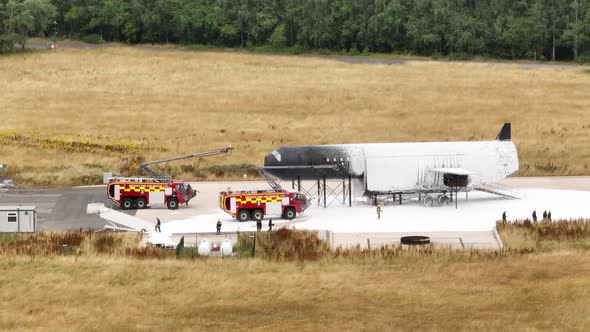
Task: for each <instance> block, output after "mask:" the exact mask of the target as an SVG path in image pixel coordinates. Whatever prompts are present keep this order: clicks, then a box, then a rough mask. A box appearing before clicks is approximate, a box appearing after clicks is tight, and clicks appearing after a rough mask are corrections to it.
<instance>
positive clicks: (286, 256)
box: [256, 228, 330, 261]
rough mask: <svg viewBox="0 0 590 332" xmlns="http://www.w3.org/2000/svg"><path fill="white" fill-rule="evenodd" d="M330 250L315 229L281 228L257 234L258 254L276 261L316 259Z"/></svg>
mask: <svg viewBox="0 0 590 332" xmlns="http://www.w3.org/2000/svg"><path fill="white" fill-rule="evenodd" d="M329 252H330V247H329V245H328V243H326V242H325V241H322V240H320V239H319V238H318V236H317V234H316V233H315V232H313V231H297V230H291V229H287V228H280V229H279V230H277V231H276V232H266V233H257V234H256V256H259V257H262V258H266V259H270V260H275V261H316V260H319V259H320V258H322V257H324V256H325V255H326V254H328V253H329Z"/></svg>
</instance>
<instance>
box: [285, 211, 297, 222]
mask: <svg viewBox="0 0 590 332" xmlns="http://www.w3.org/2000/svg"><path fill="white" fill-rule="evenodd" d="M295 216H297V212H295V209H294V208H286V209H285V214H284V215H283V217H285V219H289V220H292V219H294V218H295Z"/></svg>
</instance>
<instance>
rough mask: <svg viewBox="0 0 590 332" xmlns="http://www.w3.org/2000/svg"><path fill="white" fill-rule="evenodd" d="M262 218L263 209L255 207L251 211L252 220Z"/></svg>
mask: <svg viewBox="0 0 590 332" xmlns="http://www.w3.org/2000/svg"><path fill="white" fill-rule="evenodd" d="M258 219H260V220H262V219H264V211H262V210H261V209H256V210H254V211H252V220H258Z"/></svg>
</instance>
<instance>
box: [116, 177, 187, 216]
mask: <svg viewBox="0 0 590 332" xmlns="http://www.w3.org/2000/svg"><path fill="white" fill-rule="evenodd" d="M196 195H197V191H196V190H194V189H193V188H191V185H190V184H185V183H184V182H183V181H174V180H161V179H157V178H113V179H111V180H110V181H109V183H108V184H107V196H108V197H109V199H110V200H111V201H113V202H114V203H115V204H117V205H120V206H121V208H122V209H123V210H129V209H133V208H136V209H145V208H146V207H148V206H149V205H151V206H154V205H158V204H162V205H166V207H168V209H170V210H175V209H177V208H178V205H179V204H188V202H189V201H190V200H191V199H192V198H193V197H195V196H196Z"/></svg>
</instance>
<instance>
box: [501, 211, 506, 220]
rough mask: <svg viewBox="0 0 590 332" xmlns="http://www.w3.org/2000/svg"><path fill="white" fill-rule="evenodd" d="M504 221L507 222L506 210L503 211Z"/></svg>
mask: <svg viewBox="0 0 590 332" xmlns="http://www.w3.org/2000/svg"><path fill="white" fill-rule="evenodd" d="M502 221H503V222H506V211H504V212H503V213H502Z"/></svg>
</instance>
